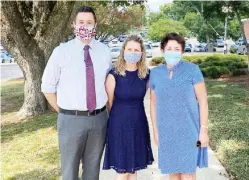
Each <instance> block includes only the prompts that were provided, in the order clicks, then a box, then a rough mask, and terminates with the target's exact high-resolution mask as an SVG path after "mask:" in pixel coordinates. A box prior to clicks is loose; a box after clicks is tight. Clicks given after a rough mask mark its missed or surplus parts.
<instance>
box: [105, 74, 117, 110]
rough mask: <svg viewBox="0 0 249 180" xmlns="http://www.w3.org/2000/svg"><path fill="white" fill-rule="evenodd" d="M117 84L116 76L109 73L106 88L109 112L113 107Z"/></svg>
mask: <svg viewBox="0 0 249 180" xmlns="http://www.w3.org/2000/svg"><path fill="white" fill-rule="evenodd" d="M115 86H116V82H115V78H114V76H113V75H111V74H109V75H108V76H107V78H106V82H105V89H106V92H107V96H108V101H107V109H108V111H109V112H110V110H111V108H112V103H113V99H114V90H115Z"/></svg>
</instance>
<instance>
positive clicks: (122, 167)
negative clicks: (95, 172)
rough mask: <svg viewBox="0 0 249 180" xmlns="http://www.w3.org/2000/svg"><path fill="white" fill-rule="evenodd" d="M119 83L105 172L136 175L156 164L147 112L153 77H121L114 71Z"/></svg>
mask: <svg viewBox="0 0 249 180" xmlns="http://www.w3.org/2000/svg"><path fill="white" fill-rule="evenodd" d="M109 74H112V75H113V76H114V78H115V81H116V87H115V91H114V101H113V105H112V108H111V111H110V116H109V121H108V127H107V136H106V149H105V157H104V165H103V169H104V170H107V169H111V168H112V169H114V170H116V172H117V173H135V171H137V170H141V169H145V168H146V167H147V165H150V164H152V162H153V161H154V158H153V154H152V150H151V144H150V134H149V126H148V122H147V117H146V114H145V109H144V102H143V101H144V96H145V94H146V85H147V82H148V79H149V74H148V75H147V76H146V78H144V79H140V78H139V77H138V71H126V76H125V77H123V76H120V75H117V74H116V73H115V70H113V69H112V70H111V71H110V72H109Z"/></svg>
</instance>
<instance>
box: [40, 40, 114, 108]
mask: <svg viewBox="0 0 249 180" xmlns="http://www.w3.org/2000/svg"><path fill="white" fill-rule="evenodd" d="M84 46H85V45H84V44H83V43H82V42H81V41H80V40H79V39H77V38H75V39H73V40H71V41H68V42H66V43H61V44H60V45H59V46H58V47H56V48H55V49H54V51H53V53H52V55H51V56H50V58H49V60H48V63H47V66H46V68H45V71H44V74H43V77H42V85H41V89H42V92H44V93H56V94H57V104H58V106H59V107H61V108H63V109H68V110H81V111H86V110H88V109H87V105H86V66H85V61H84ZM89 46H90V49H89V52H90V55H91V58H92V62H93V67H94V75H95V90H96V102H97V105H96V109H100V108H102V107H103V106H105V104H106V102H107V94H106V91H105V79H106V75H107V73H108V72H109V70H110V68H111V54H110V51H109V48H108V47H107V46H106V45H105V44H103V43H101V42H99V41H97V40H94V39H93V40H92V41H91V42H90V44H89Z"/></svg>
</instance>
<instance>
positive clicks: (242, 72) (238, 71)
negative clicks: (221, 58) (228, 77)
mask: <svg viewBox="0 0 249 180" xmlns="http://www.w3.org/2000/svg"><path fill="white" fill-rule="evenodd" d="M246 74H247V71H246V70H245V69H234V70H233V71H232V75H233V76H240V75H246Z"/></svg>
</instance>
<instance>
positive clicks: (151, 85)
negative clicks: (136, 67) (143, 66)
mask: <svg viewBox="0 0 249 180" xmlns="http://www.w3.org/2000/svg"><path fill="white" fill-rule="evenodd" d="M153 74H154V73H153V71H151V72H150V76H149V88H150V89H152V90H154V89H155V84H154V80H153Z"/></svg>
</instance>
